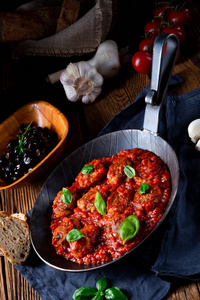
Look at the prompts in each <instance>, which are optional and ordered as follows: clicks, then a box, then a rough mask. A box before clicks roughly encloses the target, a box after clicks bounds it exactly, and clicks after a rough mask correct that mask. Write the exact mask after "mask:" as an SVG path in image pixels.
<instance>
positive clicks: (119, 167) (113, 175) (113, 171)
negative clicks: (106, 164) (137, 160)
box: [107, 157, 132, 185]
mask: <svg viewBox="0 0 200 300" xmlns="http://www.w3.org/2000/svg"><path fill="white" fill-rule="evenodd" d="M131 164H132V162H131V160H130V159H129V158H126V157H119V158H117V159H115V160H113V164H112V165H111V166H110V168H109V170H108V174H107V178H108V181H109V183H110V184H118V185H119V184H121V183H122V182H123V181H124V179H125V178H126V174H125V173H124V166H126V165H128V166H131Z"/></svg>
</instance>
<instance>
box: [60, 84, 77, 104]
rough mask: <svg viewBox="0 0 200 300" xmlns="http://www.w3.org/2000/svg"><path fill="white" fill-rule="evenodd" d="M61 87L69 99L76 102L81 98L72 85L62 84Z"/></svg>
mask: <svg viewBox="0 0 200 300" xmlns="http://www.w3.org/2000/svg"><path fill="white" fill-rule="evenodd" d="M63 88H64V90H65V94H66V96H67V98H68V99H69V100H70V101H72V102H76V101H78V100H79V99H80V98H81V96H80V95H78V94H77V92H76V91H75V89H74V87H73V86H70V85H66V84H64V85H63Z"/></svg>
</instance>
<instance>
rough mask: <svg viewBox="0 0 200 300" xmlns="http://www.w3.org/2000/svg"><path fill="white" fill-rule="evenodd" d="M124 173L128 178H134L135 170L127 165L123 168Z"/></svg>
mask: <svg viewBox="0 0 200 300" xmlns="http://www.w3.org/2000/svg"><path fill="white" fill-rule="evenodd" d="M124 173H125V174H126V176H128V177H129V178H133V177H135V169H133V168H132V167H131V166H128V165H126V166H124Z"/></svg>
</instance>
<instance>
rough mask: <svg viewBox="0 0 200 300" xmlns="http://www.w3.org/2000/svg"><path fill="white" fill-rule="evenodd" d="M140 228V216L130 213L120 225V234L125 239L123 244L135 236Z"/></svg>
mask: <svg viewBox="0 0 200 300" xmlns="http://www.w3.org/2000/svg"><path fill="white" fill-rule="evenodd" d="M139 228H140V223H139V220H138V218H137V217H136V216H135V215H130V216H128V217H127V218H126V219H124V220H123V221H122V223H121V224H120V226H119V235H120V237H121V239H122V241H123V244H125V242H126V241H127V240H130V239H131V238H133V237H134V236H135V235H136V234H137V233H138V230H139Z"/></svg>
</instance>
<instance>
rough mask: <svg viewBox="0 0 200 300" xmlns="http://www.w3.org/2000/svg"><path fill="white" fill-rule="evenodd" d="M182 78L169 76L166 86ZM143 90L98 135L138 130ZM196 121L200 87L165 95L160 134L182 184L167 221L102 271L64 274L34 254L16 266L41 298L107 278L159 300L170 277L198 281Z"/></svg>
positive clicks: (66, 295) (142, 298)
mask: <svg viewBox="0 0 200 300" xmlns="http://www.w3.org/2000/svg"><path fill="white" fill-rule="evenodd" d="M180 82H181V80H180V78H179V77H177V76H172V79H171V81H170V85H173V84H178V83H180ZM148 88H149V86H148V87H146V88H145V89H144V90H143V91H142V92H141V93H140V95H139V96H138V97H137V98H136V100H135V101H134V102H133V103H132V104H130V105H129V106H128V107H127V108H125V109H124V110H123V111H121V112H120V113H119V114H117V115H116V116H115V117H114V118H113V119H112V120H111V121H110V122H109V123H108V125H107V126H106V127H105V128H104V129H103V130H102V131H101V132H100V134H99V135H103V134H105V133H108V132H112V131H116V130H121V129H131V128H132V129H142V128H143V120H144V109H145V102H144V96H145V94H146V91H147V89H148ZM197 118H200V88H198V89H196V90H194V91H192V92H189V93H186V94H184V95H180V96H175V97H173V96H167V97H166V99H165V101H164V105H163V108H162V112H161V116H160V126H159V134H160V136H161V137H162V138H164V139H165V140H166V141H167V142H168V143H169V144H170V145H171V146H172V147H173V148H174V150H175V152H176V154H177V157H178V160H179V163H180V184H179V189H178V193H177V196H176V200H175V201H174V204H173V206H172V208H171V210H170V212H169V215H168V217H167V218H166V220H165V221H164V222H163V224H162V225H161V227H160V228H159V229H158V230H157V231H156V232H155V233H154V235H153V236H152V237H151V238H150V239H149V240H147V241H146V242H145V243H143V244H142V245H141V246H140V247H138V248H137V249H136V251H134V252H132V253H131V254H129V255H127V256H126V257H124V258H122V259H121V260H119V261H117V262H115V263H113V264H111V265H109V266H107V267H104V268H101V269H97V270H94V271H89V272H84V273H66V272H61V271H58V270H55V269H53V268H51V267H49V266H48V265H46V264H45V263H43V262H42V261H41V260H40V259H39V258H38V257H37V255H36V254H35V253H34V251H33V250H32V253H31V255H30V257H29V260H28V261H27V263H26V264H25V265H24V266H16V268H17V269H18V270H19V271H20V273H21V274H22V275H23V276H24V277H25V279H26V280H27V281H28V282H29V283H30V285H31V286H32V287H33V288H34V289H35V290H36V292H37V293H38V294H39V295H40V297H41V298H42V299H43V300H50V299H52V300H57V299H72V295H73V293H74V291H75V290H76V289H78V288H79V287H81V286H92V287H95V284H96V281H97V280H98V279H99V278H101V277H106V278H107V280H108V285H109V287H111V286H117V287H118V288H120V289H121V290H122V291H123V292H124V294H126V296H127V297H128V299H130V300H135V299H137V300H150V299H154V300H160V299H163V297H164V296H165V295H166V294H167V292H168V291H169V288H170V281H169V278H170V277H172V278H178V277H179V278H185V279H191V280H200V239H199V236H200V210H199V207H200V203H199V202H200V188H199V182H200V152H198V151H197V150H195V145H194V143H192V142H191V141H190V139H189V137H188V133H187V127H188V125H189V123H190V122H191V121H193V120H194V119H197Z"/></svg>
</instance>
